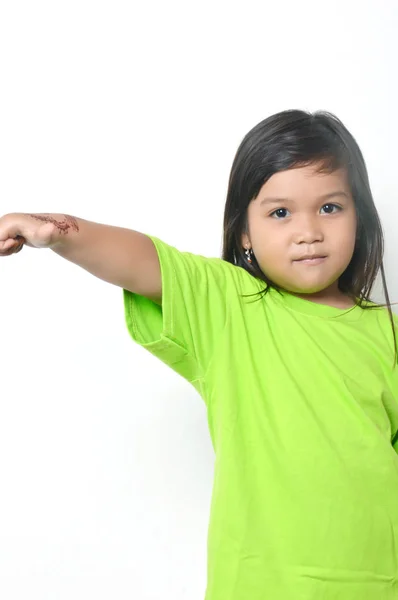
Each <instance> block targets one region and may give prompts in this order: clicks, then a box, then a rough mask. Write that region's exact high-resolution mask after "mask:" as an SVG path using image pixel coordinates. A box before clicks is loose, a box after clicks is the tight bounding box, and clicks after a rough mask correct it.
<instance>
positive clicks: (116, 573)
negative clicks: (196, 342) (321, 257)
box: [0, 0, 398, 600]
mask: <svg viewBox="0 0 398 600" xmlns="http://www.w3.org/2000/svg"><path fill="white" fill-rule="evenodd" d="M397 30H398V3H397V2H395V1H394V0H390V1H388V0H374V1H370V0H368V1H364V0H360V1H359V0H356V1H347V0H344V1H340V2H336V1H334V2H319V0H316V1H309V0H302V1H301V2H296V1H293V0H292V1H291V2H286V1H281V0H278V2H272V3H271V2H266V1H265V0H262V1H261V2H251V1H250V0H245V2H243V1H242V2H235V3H233V2H228V4H227V3H226V2H225V3H224V2H217V0H206V1H203V0H202V1H201V2H200V3H199V2H187V1H185V2H183V1H181V2H176V1H169V2H161V1H160V0H155V1H154V2H147V3H145V2H138V1H135V2H134V1H130V2H126V1H124V2H121V1H118V0H112V2H111V1H108V2H104V1H98V0H97V1H96V2H94V1H88V0H78V1H77V0H68V1H67V2H66V1H64V2H50V1H47V2H44V1H42V0H36V1H35V2H27V1H25V2H21V1H18V0H3V1H2V2H1V4H0V173H1V176H0V200H1V207H0V212H1V214H5V213H8V212H25V211H29V212H54V213H64V212H66V213H69V214H72V215H76V216H80V217H83V218H86V219H89V220H93V221H98V222H103V223H109V224H113V225H121V226H123V227H130V228H132V229H137V230H139V231H143V232H144V233H150V234H153V235H157V236H159V237H161V238H162V239H163V240H164V241H166V242H168V243H171V244H172V245H174V246H176V247H178V248H179V249H180V250H187V251H191V252H197V253H199V254H203V255H207V256H219V255H220V252H221V239H222V216H223V210H224V202H225V196H226V189H227V182H228V177H229V170H230V167H231V164H232V160H233V157H234V154H235V152H236V149H237V147H238V145H239V143H240V141H241V139H242V138H243V136H244V135H245V134H246V133H247V131H248V130H249V129H251V128H252V127H253V126H254V125H255V124H257V123H258V122H259V121H261V120H263V119H264V118H266V117H267V116H269V115H270V114H273V113H275V112H278V111H280V110H284V109H287V108H303V109H309V110H316V109H326V110H330V111H332V112H334V113H335V114H337V116H339V117H340V118H341V119H342V120H343V122H344V123H345V125H346V126H347V127H348V128H349V129H350V131H351V132H352V133H353V135H354V136H355V137H356V139H357V141H358V143H359V145H360V147H361V149H362V151H363V153H364V156H365V159H366V162H367V165H368V170H369V175H370V180H371V185H372V189H373V192H374V197H375V202H376V205H377V207H378V209H379V212H380V216H381V218H382V222H383V225H384V229H385V238H386V269H387V275H388V283H389V289H390V294H391V299H392V300H393V301H398V277H397V274H396V269H395V264H396V261H397V258H398V247H397V245H396V236H397V234H396V231H397V228H398V208H397V198H398V183H397V170H398V169H397V137H398V125H397V106H398V88H397V79H396V74H397V68H396V64H397V56H398V44H397V41H396V38H397ZM0 287H1V309H0V332H1V343H0V361H1V362H0V368H1V371H0V597H1V598H2V600H16V599H18V600H22V599H24V600H25V599H26V598H29V599H34V600H36V599H38V600H70V599H71V598H73V599H74V600H83V599H84V600H87V599H88V598H95V599H96V600H108V599H109V600H110V599H112V600H113V599H114V598H117V599H118V600H127V599H132V598H134V599H137V600H152V599H162V600H165V599H170V600H171V599H172V600H183V599H184V600H185V599H186V600H188V599H189V600H203V596H204V590H205V584H206V537H207V524H208V516H209V505H210V495H211V487H212V474H213V451H212V448H211V444H210V439H209V435H208V432H207V425H206V414H205V409H204V403H203V401H202V399H201V398H200V396H199V395H198V394H197V392H196V391H195V390H194V389H193V388H191V386H190V385H189V384H188V383H187V382H185V381H184V380H183V379H182V378H181V377H179V376H178V375H176V374H175V373H174V372H172V371H171V370H169V369H168V368H167V367H166V366H165V365H163V363H161V362H160V361H158V360H157V359H155V358H154V357H152V356H151V355H150V354H149V353H148V354H147V353H146V352H145V351H144V350H142V349H141V348H140V347H138V346H137V345H135V344H134V343H133V342H132V341H131V340H130V337H129V335H128V333H127V329H126V328H125V322H124V311H123V303H122V291H121V290H120V289H118V288H116V287H113V286H111V285H109V284H106V283H104V282H102V281H100V280H98V279H96V278H94V277H92V276H91V275H89V274H88V273H86V272H85V271H83V270H82V269H79V268H78V267H76V266H75V265H73V264H71V263H69V262H67V261H64V260H62V259H61V258H60V257H59V256H57V255H55V254H53V253H52V252H51V251H47V250H34V249H31V248H27V249H25V250H24V251H23V252H22V253H20V254H18V255H15V256H12V257H10V258H3V259H1V260H0Z"/></svg>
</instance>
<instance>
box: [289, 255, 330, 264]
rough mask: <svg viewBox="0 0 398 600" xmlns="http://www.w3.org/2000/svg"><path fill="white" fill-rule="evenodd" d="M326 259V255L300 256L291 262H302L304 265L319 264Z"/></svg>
mask: <svg viewBox="0 0 398 600" xmlns="http://www.w3.org/2000/svg"><path fill="white" fill-rule="evenodd" d="M325 259H326V256H315V257H314V258H302V259H299V260H295V261H293V262H297V263H304V264H306V265H319V264H320V263H322V262H323V261H324V260H325Z"/></svg>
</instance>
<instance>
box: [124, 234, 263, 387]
mask: <svg viewBox="0 0 398 600" xmlns="http://www.w3.org/2000/svg"><path fill="white" fill-rule="evenodd" d="M148 237H149V238H150V239H151V240H152V242H153V243H154V245H155V248H156V251H157V253H158V257H159V262H160V269H161V277H162V306H159V305H158V304H156V303H154V302H152V301H151V300H150V299H148V298H146V297H144V296H140V295H138V294H134V293H132V292H130V291H127V290H124V291H123V293H124V307H125V317H126V324H127V328H128V331H129V332H130V335H131V337H132V338H133V340H134V341H135V342H137V343H138V344H139V345H141V346H142V347H144V348H145V349H146V350H148V351H149V352H151V353H152V354H153V355H155V356H156V357H158V358H159V359H160V360H162V361H163V362H164V363H166V364H167V365H168V366H170V367H171V368H172V369H173V370H175V371H176V372H177V373H179V374H180V375H181V376H182V377H184V378H185V379H187V380H188V381H189V382H191V383H193V384H194V383H195V382H199V381H200V380H201V378H203V376H204V375H205V373H206V370H207V367H208V365H209V363H210V361H211V359H212V356H213V354H214V352H215V351H216V348H217V343H218V341H219V340H220V336H222V335H223V331H224V328H225V327H226V324H227V322H228V319H229V311H230V306H231V301H232V300H233V299H234V298H236V297H237V296H238V294H239V293H240V287H241V286H240V283H239V281H240V279H241V278H242V277H243V278H245V277H246V278H249V279H250V280H253V281H255V278H254V277H252V276H251V275H250V274H249V273H247V272H246V271H245V269H242V268H241V267H236V266H234V265H232V264H231V263H229V262H227V261H224V260H222V259H220V258H206V257H203V256H200V255H196V254H191V253H189V252H181V251H179V250H177V249H176V248H174V247H173V246H170V245H169V244H166V243H165V242H163V241H161V240H160V239H158V238H157V237H154V236H148ZM248 291H249V292H250V290H248ZM195 387H197V388H199V387H200V386H199V384H196V385H195Z"/></svg>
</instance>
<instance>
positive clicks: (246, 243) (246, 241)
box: [241, 233, 251, 248]
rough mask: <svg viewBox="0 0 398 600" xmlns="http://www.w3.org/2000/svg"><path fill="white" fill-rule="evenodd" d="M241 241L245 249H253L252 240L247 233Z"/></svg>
mask: <svg viewBox="0 0 398 600" xmlns="http://www.w3.org/2000/svg"><path fill="white" fill-rule="evenodd" d="M241 241H242V246H243V248H248V247H249V248H251V243H250V239H249V236H248V235H247V233H243V234H242V238H241Z"/></svg>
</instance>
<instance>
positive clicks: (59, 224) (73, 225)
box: [28, 214, 79, 235]
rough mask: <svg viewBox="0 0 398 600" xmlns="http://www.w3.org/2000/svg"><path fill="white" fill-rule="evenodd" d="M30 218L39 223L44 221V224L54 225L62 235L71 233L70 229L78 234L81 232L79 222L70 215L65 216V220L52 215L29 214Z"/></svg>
mask: <svg viewBox="0 0 398 600" xmlns="http://www.w3.org/2000/svg"><path fill="white" fill-rule="evenodd" d="M28 216H29V217H32V218H33V219H36V220H38V221H42V223H52V224H53V225H55V226H56V228H57V229H58V231H59V233H60V234H62V235H66V234H67V233H69V230H70V229H72V230H73V231H76V232H78V231H79V225H78V223H77V220H76V219H75V217H71V216H70V215H63V216H64V218H63V219H56V218H54V217H53V216H52V215H50V214H29V215H28Z"/></svg>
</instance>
